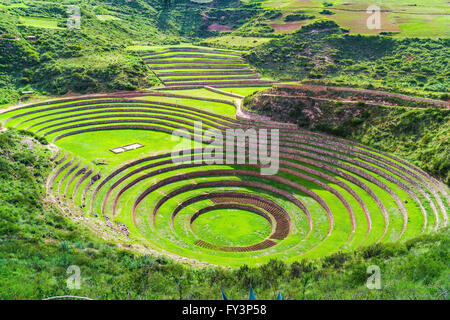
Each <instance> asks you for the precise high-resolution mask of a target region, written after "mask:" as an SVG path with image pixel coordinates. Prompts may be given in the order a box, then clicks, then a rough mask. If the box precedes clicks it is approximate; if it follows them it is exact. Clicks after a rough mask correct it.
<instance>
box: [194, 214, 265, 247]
mask: <svg viewBox="0 0 450 320" xmlns="http://www.w3.org/2000/svg"><path fill="white" fill-rule="evenodd" d="M192 230H193V231H194V233H195V235H196V236H198V237H199V238H200V239H202V240H204V241H207V242H209V243H212V244H215V245H220V246H248V245H252V244H255V243H258V242H261V241H263V240H264V239H265V238H267V237H268V236H269V235H270V232H271V226H270V223H269V221H267V220H266V219H265V218H263V217H261V216H259V215H257V214H255V213H253V212H248V211H244V210H239V209H226V210H224V209H222V210H213V211H210V212H206V213H204V214H202V215H200V216H199V217H198V218H197V219H195V221H194V222H193V224H192Z"/></svg>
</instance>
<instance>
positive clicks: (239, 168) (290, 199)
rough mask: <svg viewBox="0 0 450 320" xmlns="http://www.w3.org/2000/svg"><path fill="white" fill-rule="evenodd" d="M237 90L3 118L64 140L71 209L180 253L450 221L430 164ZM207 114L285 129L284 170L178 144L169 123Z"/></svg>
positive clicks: (209, 120) (350, 238) (291, 249)
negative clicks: (296, 121)
mask: <svg viewBox="0 0 450 320" xmlns="http://www.w3.org/2000/svg"><path fill="white" fill-rule="evenodd" d="M234 100H235V98H234V97H230V96H227V95H220V94H218V93H214V92H210V91H207V90H205V89H192V88H191V90H188V91H183V90H181V89H179V91H177V94H173V93H172V92H171V91H164V90H159V91H151V92H147V93H145V94H144V93H142V94H139V93H136V94H123V95H120V94H118V95H111V96H96V97H95V98H92V97H90V98H73V99H64V100H59V101H50V102H44V103H39V104H33V105H28V106H23V107H18V108H14V109H10V110H8V111H6V112H3V113H2V114H0V120H1V121H3V124H4V126H6V127H16V128H19V129H26V130H29V131H32V132H34V133H36V134H37V135H39V136H43V137H46V138H47V140H49V141H51V142H53V143H55V144H56V145H57V146H58V147H59V152H58V154H55V155H54V156H53V159H52V160H53V161H54V164H55V169H54V171H53V173H52V175H51V176H50V178H49V181H48V192H49V193H50V194H52V195H53V196H54V197H55V199H56V200H57V201H59V202H60V204H61V205H62V206H63V207H64V208H65V210H66V214H68V215H69V214H70V215H72V216H81V215H82V216H86V217H91V218H92V219H101V220H104V221H106V222H107V223H108V224H112V225H113V226H114V227H116V226H117V223H121V224H125V225H126V226H127V229H128V230H129V233H130V237H131V238H132V239H135V241H136V242H139V243H144V244H146V245H148V246H150V247H151V248H153V249H156V250H159V251H161V252H166V253H171V254H175V255H178V256H182V257H187V258H191V259H195V260H200V261H205V262H209V263H213V264H221V265H231V266H236V265H240V264H244V263H245V264H256V263H262V262H265V261H267V260H269V259H271V258H282V259H283V260H284V261H294V260H298V259H301V258H304V257H320V256H324V255H327V254H330V253H333V252H337V251H340V250H344V251H345V250H351V249H354V248H357V247H359V246H362V245H369V244H372V243H376V242H388V241H396V240H405V239H408V238H410V237H413V236H416V235H418V234H421V233H423V232H429V231H433V230H436V229H437V228H439V227H442V226H445V225H446V224H447V220H448V218H447V212H448V209H449V195H448V188H447V187H446V186H445V185H443V184H442V183H440V182H439V181H437V180H436V179H435V178H433V177H431V176H430V175H428V174H427V173H425V172H424V171H422V170H420V169H418V168H416V167H414V166H413V165H411V164H409V163H407V162H405V161H403V160H401V159H398V158H396V157H393V156H391V155H389V154H385V153H382V152H379V151H376V150H373V149H371V148H368V147H366V146H363V145H360V144H357V143H354V142H351V141H347V140H344V139H340V138H336V137H331V136H327V135H324V134H319V133H313V132H308V131H303V130H299V129H297V128H295V127H293V126H291V125H286V124H277V123H274V122H270V121H264V120H261V119H258V120H249V119H243V118H239V117H236V116H235V113H236V109H235V103H236V102H235V101H234ZM200 121H201V123H202V129H201V130H202V132H203V131H206V130H208V129H215V130H217V131H218V132H225V130H226V129H230V128H233V129H239V128H240V129H244V130H245V129H248V128H250V127H251V128H255V129H261V128H266V129H278V130H279V137H280V145H279V157H280V161H279V170H278V173H277V174H275V175H262V174H261V169H262V167H264V165H261V164H251V163H249V161H248V156H247V157H246V158H245V160H247V161H245V163H242V164H238V163H235V164H205V163H204V162H196V161H193V159H195V157H196V156H197V157H198V156H199V155H204V154H205V149H204V147H205V146H206V144H197V145H191V144H184V146H183V147H182V144H180V141H174V140H172V132H173V131H174V130H180V129H182V130H185V131H186V132H189V133H191V134H193V136H194V137H195V136H196V135H198V131H196V130H197V129H196V127H195V123H196V122H197V123H198V122H200ZM183 141H184V140H183ZM184 142H186V143H187V140H185V141H184ZM135 144H139V147H133V148H130V149H127V147H126V146H131V145H135ZM248 149H249V145H248V144H247V145H246V150H247V151H249V150H248ZM111 150H120V152H112V151H111ZM173 150H182V151H183V152H180V153H179V154H177V155H174V154H172V151H173ZM241 151H242V150H241ZM247 154H248V153H247ZM233 230H234V231H233ZM124 237H126V236H125V235H124ZM113 241H120V239H119V238H118V239H114V240H113Z"/></svg>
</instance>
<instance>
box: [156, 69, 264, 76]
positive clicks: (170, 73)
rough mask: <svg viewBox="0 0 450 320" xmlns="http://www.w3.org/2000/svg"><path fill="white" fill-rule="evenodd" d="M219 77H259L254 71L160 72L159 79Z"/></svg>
mask: <svg viewBox="0 0 450 320" xmlns="http://www.w3.org/2000/svg"><path fill="white" fill-rule="evenodd" d="M217 75H223V76H228V75H259V73H257V72H255V71H252V70H241V71H210V72H164V73H162V72H159V73H158V77H178V76H217Z"/></svg>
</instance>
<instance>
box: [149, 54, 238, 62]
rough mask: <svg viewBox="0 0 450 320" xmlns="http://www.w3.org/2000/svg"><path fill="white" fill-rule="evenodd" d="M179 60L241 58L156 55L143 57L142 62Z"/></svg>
mask: <svg viewBox="0 0 450 320" xmlns="http://www.w3.org/2000/svg"><path fill="white" fill-rule="evenodd" d="M177 58H183V60H186V59H184V58H201V59H206V60H207V61H209V60H240V61H242V59H239V57H227V56H214V55H207V54H170V55H154V56H150V57H142V60H144V61H155V60H164V59H167V60H176V59H177Z"/></svg>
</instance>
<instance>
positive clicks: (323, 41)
mask: <svg viewBox="0 0 450 320" xmlns="http://www.w3.org/2000/svg"><path fill="white" fill-rule="evenodd" d="M246 58H247V59H248V61H249V62H250V63H251V64H253V65H254V66H256V67H257V68H258V69H259V70H260V71H262V72H263V73H266V74H268V75H271V76H273V77H276V78H278V79H283V80H285V81H286V80H308V81H310V82H314V81H315V82H316V83H326V84H335V85H342V84H345V85H347V86H354V87H366V88H384V89H387V90H388V91H397V92H409V93H416V94H422V95H428V96H431V97H434V98H442V99H448V91H449V87H450V82H449V79H450V77H449V72H450V69H449V65H450V63H449V62H450V43H449V40H448V39H439V40H431V39H412V38H408V39H394V38H391V37H386V36H361V35H351V34H348V33H347V31H346V30H344V29H342V28H340V27H339V26H338V25H337V24H335V23H334V22H331V21H323V22H318V23H315V24H311V25H308V26H305V27H302V28H301V29H300V30H299V31H297V32H295V33H293V34H291V35H287V36H285V37H283V38H281V39H276V40H272V41H270V42H267V43H265V44H261V45H259V46H257V47H256V48H254V49H253V50H252V51H251V52H250V53H249V54H248V55H246ZM318 79H319V80H318Z"/></svg>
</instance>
